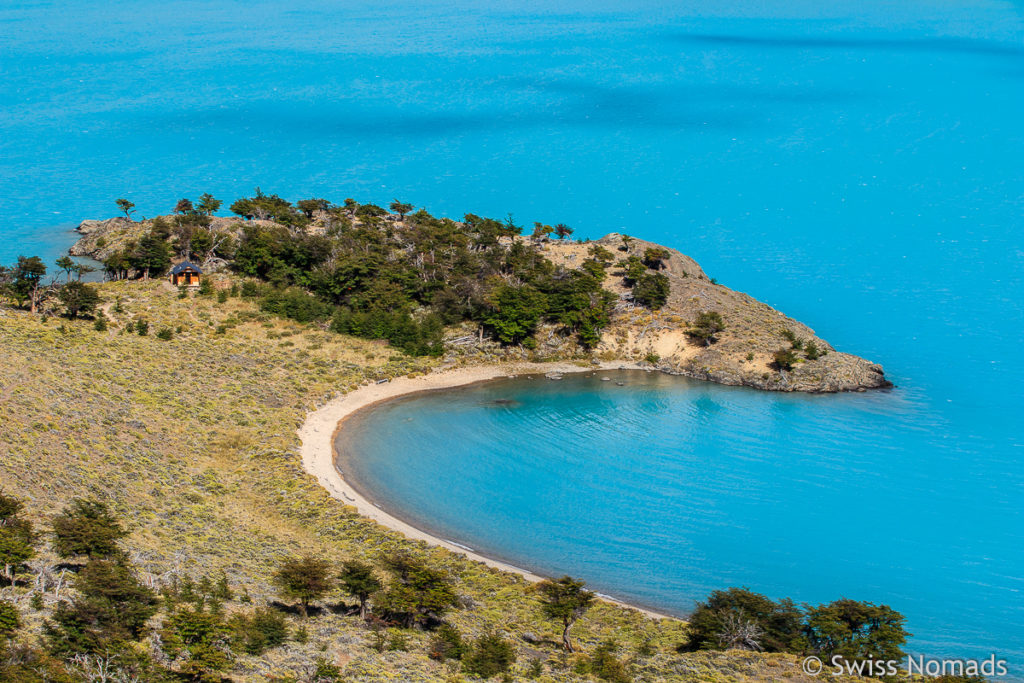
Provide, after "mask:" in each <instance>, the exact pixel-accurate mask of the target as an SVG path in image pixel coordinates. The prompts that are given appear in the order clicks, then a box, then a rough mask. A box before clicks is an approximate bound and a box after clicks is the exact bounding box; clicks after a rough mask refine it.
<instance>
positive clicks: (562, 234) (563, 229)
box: [554, 223, 574, 240]
mask: <svg viewBox="0 0 1024 683" xmlns="http://www.w3.org/2000/svg"><path fill="white" fill-rule="evenodd" d="M554 232H555V236H556V237H558V239H560V240H562V239H565V238H566V237H568V236H569V235H571V234H572V233H573V232H574V231H573V229H572V228H570V227H569V226H568V225H566V224H565V223H559V224H557V225H556V226H555V229H554Z"/></svg>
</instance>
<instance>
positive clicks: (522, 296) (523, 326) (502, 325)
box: [483, 284, 548, 344]
mask: <svg viewBox="0 0 1024 683" xmlns="http://www.w3.org/2000/svg"><path fill="white" fill-rule="evenodd" d="M488 304H489V308H490V310H489V311H488V313H487V314H486V315H485V316H484V319H483V322H484V324H485V325H487V326H489V327H491V328H492V329H493V330H494V335H495V337H497V338H498V340H499V341H501V342H503V343H505V344H518V343H520V342H521V341H523V340H524V339H526V338H527V337H530V336H532V335H533V333H534V332H536V330H537V323H538V322H540V319H541V317H542V316H543V315H544V314H545V313H546V312H547V308H548V300H547V297H546V296H544V294H543V293H542V292H540V291H538V290H537V289H536V288H534V287H532V286H530V285H520V286H515V285H506V284H502V285H499V286H498V287H497V288H496V289H495V290H494V291H493V292H492V293H491V296H490V297H489V298H488Z"/></svg>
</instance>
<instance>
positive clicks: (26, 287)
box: [11, 256, 46, 313]
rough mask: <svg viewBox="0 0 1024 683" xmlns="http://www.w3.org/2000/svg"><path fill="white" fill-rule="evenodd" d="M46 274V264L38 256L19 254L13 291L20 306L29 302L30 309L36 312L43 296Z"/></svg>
mask: <svg viewBox="0 0 1024 683" xmlns="http://www.w3.org/2000/svg"><path fill="white" fill-rule="evenodd" d="M45 275H46V264H45V263H43V260H42V259H41V258H39V257H38V256H29V257H27V258H26V257H25V256H19V257H18V263H17V265H15V266H14V276H13V278H12V281H11V291H12V292H13V293H14V296H15V298H16V299H17V300H18V305H19V306H24V305H25V302H26V301H27V302H29V310H31V311H32V313H35V312H36V310H37V309H38V308H39V303H40V302H41V301H42V298H43V276H45Z"/></svg>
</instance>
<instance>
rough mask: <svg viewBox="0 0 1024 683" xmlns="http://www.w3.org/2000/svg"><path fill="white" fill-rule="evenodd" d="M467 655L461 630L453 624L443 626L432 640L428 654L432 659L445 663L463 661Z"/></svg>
mask: <svg viewBox="0 0 1024 683" xmlns="http://www.w3.org/2000/svg"><path fill="white" fill-rule="evenodd" d="M465 653H466V644H465V642H463V640H462V634H461V633H459V629H457V628H455V627H454V626H452V625H451V624H443V625H442V626H441V628H439V629H437V633H435V634H434V637H433V638H432V639H431V641H430V649H429V651H428V653H427V654H428V655H429V656H430V658H431V659H436V660H438V661H440V662H443V661H444V660H446V659H462V656H463V655H464V654H465Z"/></svg>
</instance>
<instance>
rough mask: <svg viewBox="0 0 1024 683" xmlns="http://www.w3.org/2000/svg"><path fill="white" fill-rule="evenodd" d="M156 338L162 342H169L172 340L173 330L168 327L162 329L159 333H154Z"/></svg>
mask: <svg viewBox="0 0 1024 683" xmlns="http://www.w3.org/2000/svg"><path fill="white" fill-rule="evenodd" d="M156 338H157V339H162V340H164V341H170V340H171V339H174V330H172V329H171V328H169V327H162V328H160V331H159V332H157V333H156Z"/></svg>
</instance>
